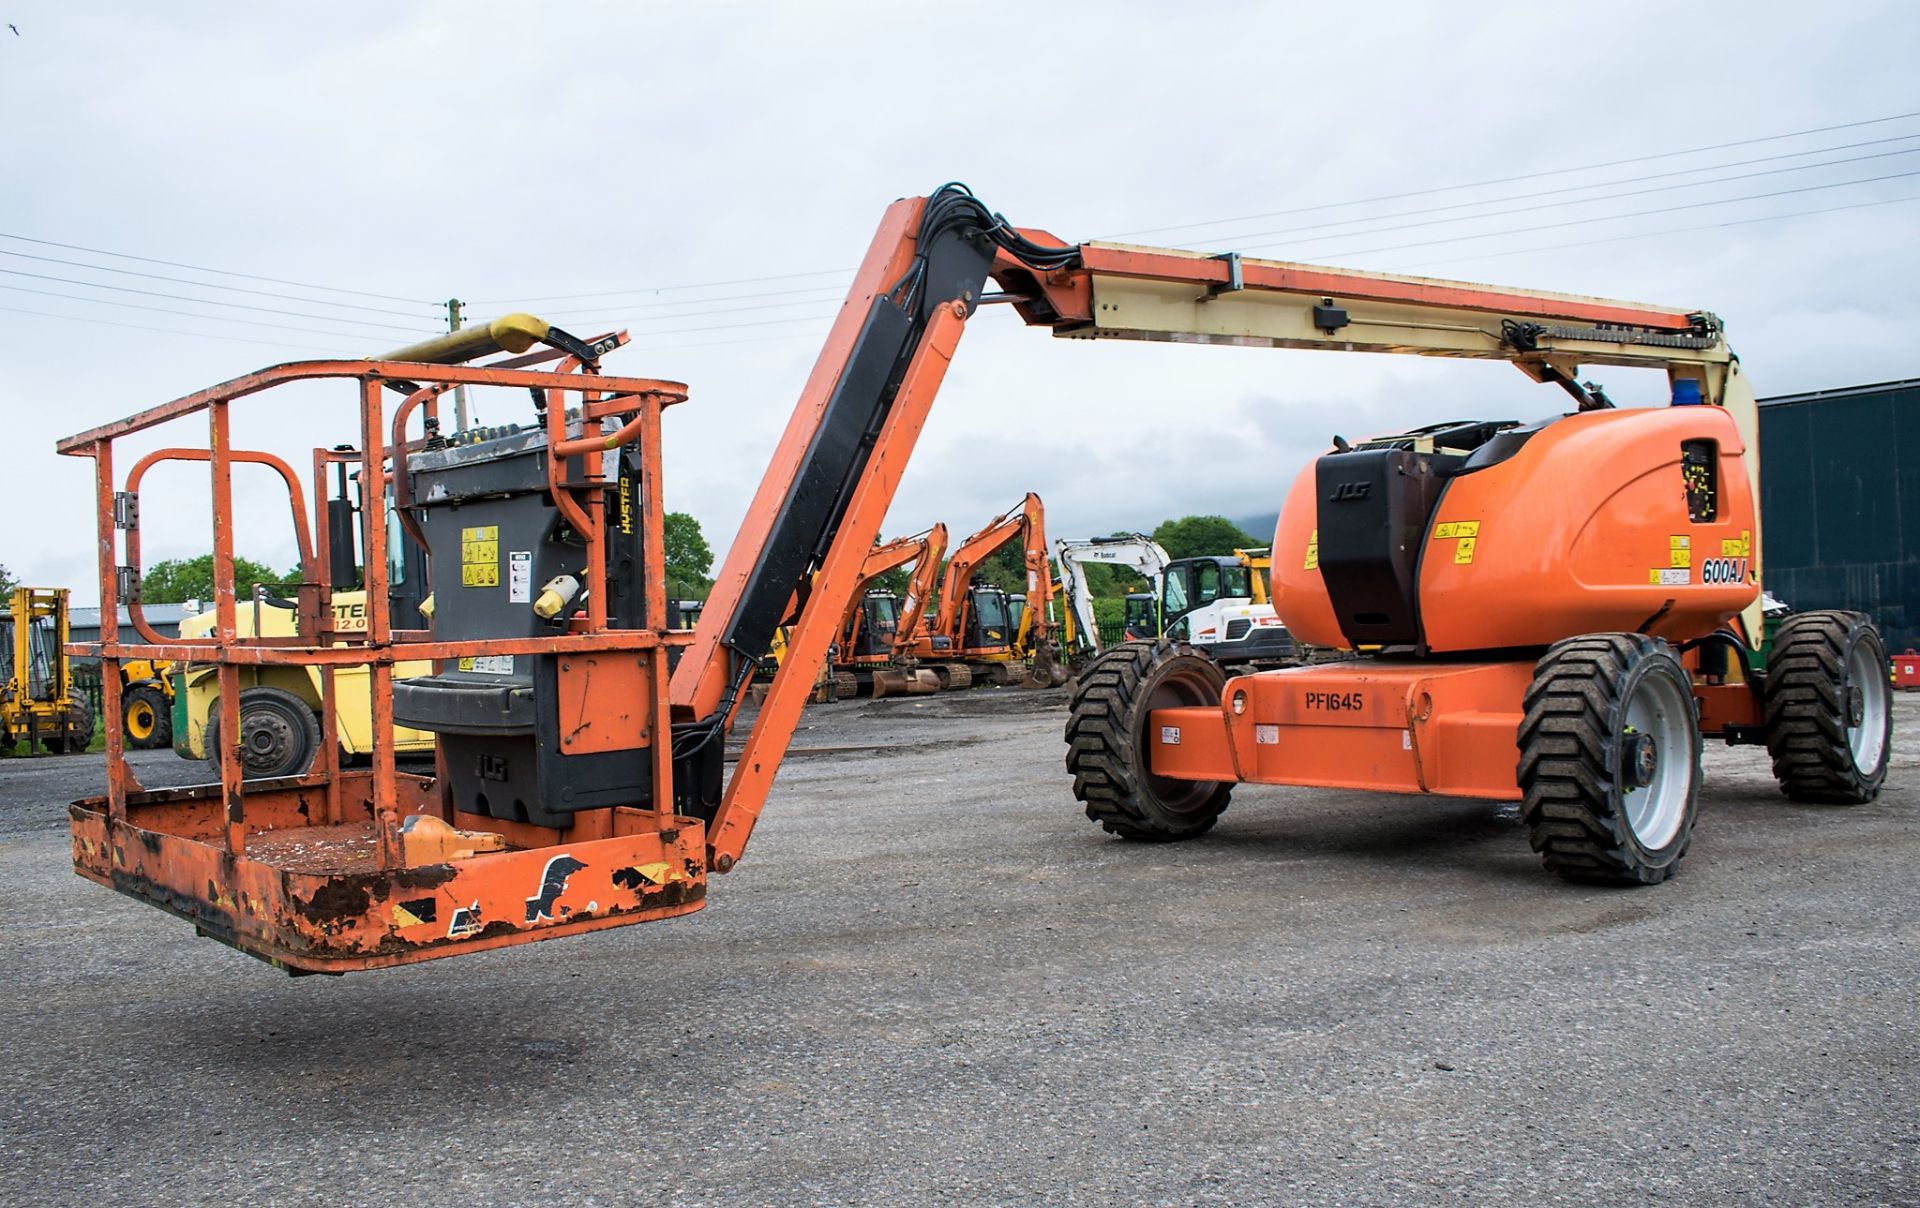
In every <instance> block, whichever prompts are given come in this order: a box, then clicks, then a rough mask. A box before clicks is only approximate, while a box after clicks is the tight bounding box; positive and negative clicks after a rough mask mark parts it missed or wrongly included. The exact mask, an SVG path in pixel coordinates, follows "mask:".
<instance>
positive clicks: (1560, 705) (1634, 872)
mask: <svg viewBox="0 0 1920 1208" xmlns="http://www.w3.org/2000/svg"><path fill="white" fill-rule="evenodd" d="M1517 737H1518V741H1519V746H1520V764H1519V769H1518V775H1519V782H1520V790H1521V793H1522V795H1523V797H1522V804H1521V816H1522V817H1523V818H1524V819H1525V821H1526V824H1527V831H1528V837H1529V839H1530V841H1531V842H1532V844H1533V849H1534V850H1535V851H1537V852H1539V853H1540V856H1541V858H1542V859H1543V860H1544V861H1545V862H1546V865H1547V867H1548V868H1551V869H1552V870H1554V871H1555V872H1557V873H1559V874H1560V875H1561V876H1563V877H1566V878H1568V879H1569V880H1575V881H1599V882H1610V883H1614V884H1627V885H1652V884H1656V883H1658V882H1660V881H1664V880H1666V879H1667V878H1668V877H1670V876H1672V875H1673V873H1674V870H1675V868H1676V867H1677V866H1678V865H1679V863H1680V857H1682V856H1684V855H1686V854H1687V844H1688V843H1689V841H1690V840H1691V839H1692V837H1693V823H1694V818H1695V815H1696V812H1697V809H1698V804H1699V791H1700V726H1699V722H1698V720H1697V718H1696V715H1695V712H1694V706H1693V686H1692V681H1691V680H1690V679H1689V678H1688V675H1687V672H1686V669H1685V668H1684V667H1682V666H1681V665H1680V660H1679V659H1678V658H1676V657H1675V656H1674V653H1673V648H1672V647H1671V646H1669V645H1667V644H1666V643H1665V642H1663V641H1660V640H1659V639H1658V638H1650V637H1646V636H1645V635H1643V634H1637V633H1601V634H1591V635H1588V636H1586V637H1578V638H1568V639H1567V640H1565V641H1561V642H1556V643H1554V644H1553V645H1552V646H1551V647H1549V648H1548V650H1547V653H1546V656H1545V657H1544V658H1542V659H1541V660H1540V661H1539V663H1538V664H1536V665H1535V667H1534V672H1533V682H1532V684H1530V685H1529V686H1528V688H1527V695H1526V703H1525V713H1524V715H1523V717H1522V719H1521V722H1520V731H1519V734H1518V736H1517Z"/></svg>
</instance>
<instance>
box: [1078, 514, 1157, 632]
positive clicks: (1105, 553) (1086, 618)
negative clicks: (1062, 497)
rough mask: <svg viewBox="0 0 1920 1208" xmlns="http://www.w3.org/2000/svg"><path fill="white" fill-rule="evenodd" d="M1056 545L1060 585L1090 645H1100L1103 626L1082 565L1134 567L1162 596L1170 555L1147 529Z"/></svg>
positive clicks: (1132, 569)
mask: <svg viewBox="0 0 1920 1208" xmlns="http://www.w3.org/2000/svg"><path fill="white" fill-rule="evenodd" d="M1053 548H1054V554H1055V556H1056V557H1057V558H1058V560H1059V562H1060V589H1061V591H1062V592H1063V593H1065V595H1066V597H1067V606H1068V607H1069V608H1071V609H1073V615H1074V617H1075V619H1076V620H1077V621H1078V623H1079V625H1080V630H1081V632H1082V633H1084V634H1085V635H1086V644H1087V647H1088V649H1091V650H1098V649H1100V626H1099V624H1098V623H1097V622H1096V621H1095V619H1094V615H1093V592H1092V591H1091V590H1089V589H1088V587H1087V574H1086V571H1085V570H1083V569H1082V567H1083V566H1084V565H1085V564H1087V563H1096V564H1098V565H1101V566H1118V567H1122V568H1124V569H1126V570H1130V571H1132V572H1133V573H1134V574H1136V575H1139V576H1141V577H1142V578H1144V579H1146V580H1147V581H1148V582H1149V583H1151V584H1152V585H1153V587H1152V590H1153V595H1154V598H1155V599H1156V600H1157V599H1159V598H1160V577H1161V575H1163V574H1164V573H1166V569H1167V563H1168V561H1169V560H1170V559H1168V557H1167V551H1166V550H1164V549H1162V548H1161V547H1160V543H1159V542H1158V541H1155V540H1154V539H1153V538H1152V537H1149V536H1147V535H1146V534H1145V533H1129V534H1128V535H1126V536H1125V537H1094V538H1092V539H1090V540H1086V541H1067V540H1064V539H1063V540H1058V541H1055V542H1054V543H1053Z"/></svg>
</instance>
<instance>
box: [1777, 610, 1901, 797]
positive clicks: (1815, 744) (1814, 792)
mask: <svg viewBox="0 0 1920 1208" xmlns="http://www.w3.org/2000/svg"><path fill="white" fill-rule="evenodd" d="M1887 675H1888V663H1887V648H1886V646H1884V645H1883V644H1882V643H1881V641H1880V634H1879V631H1877V630H1876V629H1874V627H1873V623H1872V622H1871V621H1869V620H1868V619H1867V618H1866V616H1864V615H1863V614H1861V613H1857V612H1803V613H1798V614H1796V615H1794V616H1791V617H1788V618H1787V619H1786V620H1785V621H1783V622H1782V623H1781V625H1780V628H1779V630H1778V631H1777V632H1775V634H1774V635H1773V648H1772V649H1771V650H1769V651H1768V652H1767V686H1766V692H1765V693H1764V696H1763V705H1764V709H1765V716H1766V725H1767V753H1768V754H1769V755H1771V756H1773V775H1774V779H1776V780H1778V781H1779V782H1780V791H1781V792H1783V793H1785V794H1786V795H1787V796H1788V797H1790V798H1792V799H1793V800H1795V801H1808V802H1816V803H1820V804H1826V805H1861V804H1863V803H1865V802H1868V801H1872V800H1873V799H1874V798H1875V797H1877V796H1879V795H1880V786H1881V784H1883V783H1884V782H1885V781H1886V779H1887V759H1888V757H1889V755H1890V754H1891V753H1892V749H1893V708H1892V694H1893V690H1892V687H1891V685H1889V684H1888V682H1887Z"/></svg>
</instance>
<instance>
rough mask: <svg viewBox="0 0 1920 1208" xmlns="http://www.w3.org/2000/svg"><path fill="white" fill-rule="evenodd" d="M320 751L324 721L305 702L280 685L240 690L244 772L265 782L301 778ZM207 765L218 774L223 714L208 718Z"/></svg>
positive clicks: (248, 778)
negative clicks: (276, 777) (282, 778)
mask: <svg viewBox="0 0 1920 1208" xmlns="http://www.w3.org/2000/svg"><path fill="white" fill-rule="evenodd" d="M319 750H320V719H319V718H317V717H315V716H314V715H313V710H312V709H309V708H307V703H306V702H305V701H303V700H301V699H300V698H299V697H297V696H295V695H294V694H293V693H291V692H287V691H283V690H282V689H279V688H248V689H246V690H245V691H243V692H242V693H240V776H241V778H242V779H244V780H264V779H268V778H270V777H274V776H298V775H300V774H301V773H303V772H305V771H306V770H307V768H308V767H310V766H311V765H312V764H313V757H314V755H315V753H316V752H318V751H319ZM207 763H208V764H210V765H211V766H212V767H213V774H214V775H215V776H218V775H219V774H220V714H219V711H218V709H217V708H216V710H215V711H214V712H213V713H211V714H209V715H208V717H207Z"/></svg>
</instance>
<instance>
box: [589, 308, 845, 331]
mask: <svg viewBox="0 0 1920 1208" xmlns="http://www.w3.org/2000/svg"><path fill="white" fill-rule="evenodd" d="M837 309H838V308H836V310H837ZM832 313H834V312H831V311H830V312H827V313H825V314H817V315H801V316H799V317H797V318H792V319H751V320H749V321H747V322H745V323H713V324H708V325H707V326H704V327H669V328H665V329H663V330H660V331H649V332H645V333H643V334H645V335H649V336H678V335H691V334H693V333H694V332H701V331H733V330H735V329H737V328H741V327H778V326H779V325H780V324H782V323H817V322H819V321H820V320H821V319H824V318H828V317H830V315H831V314H832ZM618 325H619V324H618V323H586V324H582V326H585V327H609V326H618Z"/></svg>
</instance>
